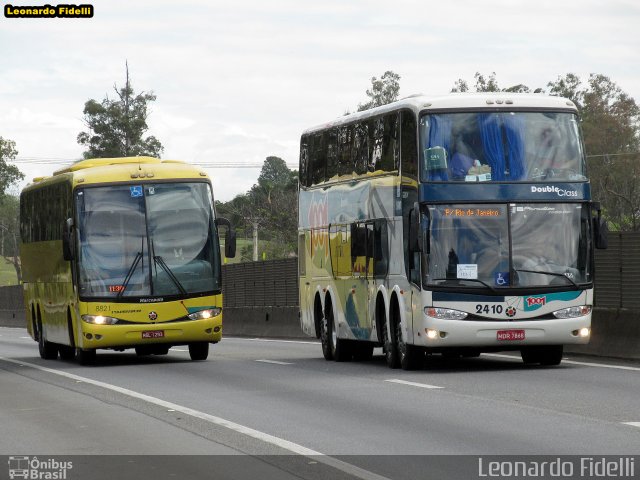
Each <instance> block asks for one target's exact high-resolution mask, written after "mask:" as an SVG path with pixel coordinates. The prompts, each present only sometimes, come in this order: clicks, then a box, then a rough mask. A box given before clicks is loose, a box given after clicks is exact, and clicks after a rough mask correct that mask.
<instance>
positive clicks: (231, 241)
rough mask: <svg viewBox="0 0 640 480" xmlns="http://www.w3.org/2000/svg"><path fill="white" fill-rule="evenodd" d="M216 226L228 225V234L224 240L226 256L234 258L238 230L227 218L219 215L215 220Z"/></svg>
mask: <svg viewBox="0 0 640 480" xmlns="http://www.w3.org/2000/svg"><path fill="white" fill-rule="evenodd" d="M215 224H216V227H219V226H220V225H224V226H225V227H227V236H226V237H225V240H224V256H225V257H227V258H234V257H235V256H236V231H235V229H234V228H233V227H232V226H231V222H230V221H229V220H227V219H226V218H223V217H219V218H216V221H215Z"/></svg>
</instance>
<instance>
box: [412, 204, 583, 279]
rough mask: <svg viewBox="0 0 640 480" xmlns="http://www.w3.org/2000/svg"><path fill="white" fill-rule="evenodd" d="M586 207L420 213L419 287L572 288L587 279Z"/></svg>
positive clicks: (443, 208)
mask: <svg viewBox="0 0 640 480" xmlns="http://www.w3.org/2000/svg"><path fill="white" fill-rule="evenodd" d="M588 210H589V209H588V207H587V206H585V205H584V204H575V203H572V204H540V203H533V204H510V205H506V204H497V205H487V204H483V205H468V204H461V205H436V206H429V207H428V209H427V210H425V213H424V215H423V225H424V226H425V228H427V227H428V230H426V231H425V234H427V235H428V238H427V243H426V244H427V245H428V248H427V249H426V250H427V251H426V252H425V253H424V254H423V274H424V278H423V283H424V285H425V287H430V288H431V287H434V286H441V287H443V286H455V287H456V288H489V289H492V290H495V289H500V288H508V287H514V288H519V287H526V288H530V287H549V286H558V287H570V288H573V289H575V288H576V287H579V286H580V285H581V284H582V285H584V284H589V283H590V282H591V281H592V265H591V248H592V246H591V240H590V239H591V231H590V227H589V225H590V223H589V215H588Z"/></svg>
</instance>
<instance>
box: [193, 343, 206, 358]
mask: <svg viewBox="0 0 640 480" xmlns="http://www.w3.org/2000/svg"><path fill="white" fill-rule="evenodd" d="M189 356H190V357H191V360H206V359H207V357H208V356H209V343H208V342H197V343H190V344H189Z"/></svg>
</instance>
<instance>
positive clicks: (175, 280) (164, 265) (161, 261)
mask: <svg viewBox="0 0 640 480" xmlns="http://www.w3.org/2000/svg"><path fill="white" fill-rule="evenodd" d="M153 260H154V261H155V262H156V263H158V264H160V266H161V267H162V269H163V270H164V271H165V272H167V275H168V276H169V278H170V279H171V281H172V282H173V283H174V285H175V286H176V287H178V290H180V293H181V294H182V295H186V294H187V291H186V290H185V288H184V287H183V286H182V284H181V283H180V280H178V277H176V276H175V274H174V273H173V272H172V271H171V269H170V268H169V265H167V263H166V262H165V261H164V259H163V258H162V257H161V256H160V255H154V256H153Z"/></svg>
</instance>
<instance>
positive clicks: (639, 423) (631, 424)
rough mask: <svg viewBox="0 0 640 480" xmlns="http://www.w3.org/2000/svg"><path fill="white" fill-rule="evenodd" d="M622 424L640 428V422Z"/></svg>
mask: <svg viewBox="0 0 640 480" xmlns="http://www.w3.org/2000/svg"><path fill="white" fill-rule="evenodd" d="M622 424H623V425H630V426H632V427H638V428H640V422H622Z"/></svg>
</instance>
